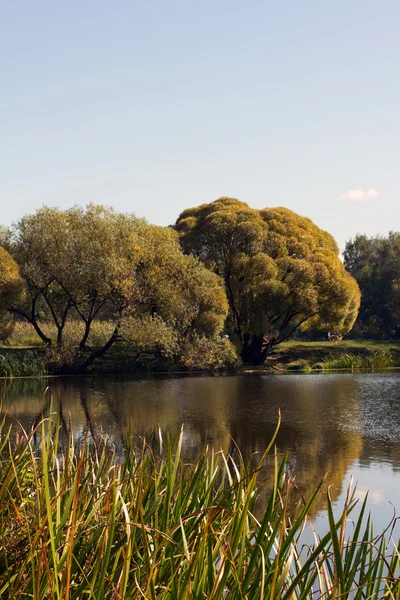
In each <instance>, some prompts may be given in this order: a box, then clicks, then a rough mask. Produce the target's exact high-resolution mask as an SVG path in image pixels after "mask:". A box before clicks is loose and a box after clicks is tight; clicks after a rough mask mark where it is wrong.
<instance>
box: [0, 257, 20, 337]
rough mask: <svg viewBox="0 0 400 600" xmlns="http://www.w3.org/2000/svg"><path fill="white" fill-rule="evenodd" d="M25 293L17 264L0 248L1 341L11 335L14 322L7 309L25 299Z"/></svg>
mask: <svg viewBox="0 0 400 600" xmlns="http://www.w3.org/2000/svg"><path fill="white" fill-rule="evenodd" d="M23 292H24V282H23V281H22V279H21V276H20V274H19V270H18V266H17V263H16V262H15V261H14V260H13V258H12V257H11V256H10V255H9V253H8V252H7V251H6V250H4V248H1V247H0V339H4V338H5V337H7V335H9V334H10V333H11V330H12V320H11V315H10V312H9V311H8V310H7V309H8V308H9V307H10V306H11V305H12V304H14V303H15V302H18V301H19V300H20V299H21V298H22V297H23Z"/></svg>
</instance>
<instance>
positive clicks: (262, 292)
mask: <svg viewBox="0 0 400 600" xmlns="http://www.w3.org/2000/svg"><path fill="white" fill-rule="evenodd" d="M175 228H176V230H177V231H178V233H179V235H180V240H181V244H182V247H183V249H184V251H185V252H186V253H187V254H192V255H194V256H197V257H198V258H200V260H202V261H203V262H204V263H205V265H206V266H207V267H208V268H209V269H210V270H212V271H214V272H215V273H217V274H219V275H220V276H221V277H222V278H223V280H224V282H225V288H226V293H227V297H228V301H229V307H230V312H229V317H228V321H227V329H228V332H229V334H230V335H231V338H232V339H233V340H235V341H236V343H237V345H238V346H239V349H240V353H241V356H242V358H243V360H244V361H245V362H251V363H255V364H262V363H263V362H264V361H265V359H266V357H267V355H268V354H269V353H270V351H271V350H272V349H273V348H274V346H276V345H277V344H280V343H281V342H282V341H284V340H286V339H288V338H289V337H290V336H291V335H292V334H293V333H294V332H295V331H296V330H297V329H298V328H302V329H306V328H309V327H318V328H320V329H322V330H326V331H329V330H331V329H335V330H336V331H337V332H339V333H340V334H344V333H347V332H348V331H350V329H351V327H352V325H353V323H354V321H355V319H356V317H357V313H358V309H359V305H360V291H359V288H358V285H357V283H356V281H355V280H354V279H353V278H352V277H351V275H349V273H347V271H346V270H345V268H344V266H343V263H342V261H341V260H340V258H339V250H338V247H337V244H336V242H335V240H334V239H333V237H332V236H331V235H330V234H329V233H327V232H326V231H323V230H321V229H319V227H317V226H316V225H315V224H314V223H313V222H312V221H311V220H310V219H307V218H305V217H301V216H299V215H297V214H296V213H294V212H292V211H290V210H288V209H286V208H266V209H263V210H255V209H252V208H250V207H249V206H248V205H247V204H246V203H244V202H240V201H239V200H236V199H234V198H225V197H224V198H220V199H219V200H216V201H215V202H211V203H210V204H202V205H201V206H198V207H194V208H190V209H188V210H185V211H184V212H183V213H182V214H181V215H180V216H179V218H178V220H177V222H176V225H175Z"/></svg>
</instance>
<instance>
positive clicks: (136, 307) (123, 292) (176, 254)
mask: <svg viewBox="0 0 400 600" xmlns="http://www.w3.org/2000/svg"><path fill="white" fill-rule="evenodd" d="M177 238H178V236H177V234H176V232H175V231H173V230H171V229H167V228H161V227H156V226H151V225H148V224H147V223H146V222H145V221H144V220H141V219H137V218H136V217H135V216H133V215H126V214H120V213H115V212H114V211H112V210H111V209H108V208H105V207H102V206H96V205H89V206H88V207H87V208H86V209H84V208H80V207H74V208H71V209H69V210H59V209H57V208H48V207H44V208H42V209H40V210H38V211H37V212H36V213H35V214H33V215H28V216H25V217H23V218H22V219H21V221H20V222H19V223H17V224H16V225H15V227H14V228H13V230H12V231H11V233H10V236H9V244H8V247H9V249H10V253H11V254H12V255H13V257H14V258H15V261H16V262H17V263H18V265H19V268H20V273H21V276H22V277H23V279H24V281H25V284H26V289H27V294H26V298H25V301H24V302H23V303H21V302H15V301H12V300H10V302H9V310H10V311H12V312H14V313H15V314H17V315H19V317H20V318H22V319H25V320H26V321H28V322H29V323H30V324H31V325H32V327H33V328H34V329H35V331H36V333H37V334H38V335H39V337H40V338H41V339H42V341H43V342H44V343H45V344H46V345H47V346H49V347H51V348H55V349H56V350H58V351H59V354H60V355H62V353H63V351H64V350H65V348H66V346H67V341H66V339H65V335H64V334H65V328H66V324H67V323H68V321H71V320H73V321H74V322H80V323H81V332H82V335H81V339H80V341H79V343H78V345H77V346H75V347H74V348H73V349H70V348H69V349H68V352H69V353H70V356H69V359H68V360H69V361H70V362H71V361H72V363H75V364H74V368H75V369H76V368H77V365H78V364H79V365H80V368H82V369H83V368H86V367H88V366H89V365H90V364H91V363H92V362H93V361H94V360H95V359H97V358H99V357H100V356H102V355H103V354H104V353H105V352H106V351H107V350H108V349H109V348H110V347H111V346H112V345H113V344H114V343H115V342H117V341H119V340H121V339H128V340H129V339H131V338H133V337H134V335H133V333H134V334H135V335H136V336H138V335H139V332H140V335H141V336H142V338H143V336H146V335H147V336H150V335H151V336H153V339H154V337H157V335H158V336H159V337H160V336H161V334H163V335H164V338H163V339H164V341H162V342H160V343H167V341H168V339H169V340H172V338H173V339H175V338H176V336H177V335H178V334H179V336H181V337H184V336H187V335H189V332H190V333H193V332H198V333H199V335H206V336H212V335H215V334H216V332H218V331H219V330H220V329H221V328H222V326H223V322H224V319H225V316H226V312H227V303H226V299H225V292H224V289H223V286H222V284H221V282H220V280H219V278H218V277H217V276H216V275H215V274H213V273H210V272H209V271H208V270H207V269H206V268H205V267H204V266H203V265H202V264H201V263H200V262H199V261H198V260H196V259H195V258H193V257H188V256H185V255H184V254H183V253H182V250H181V248H180V245H179V241H178V239H177ZM105 319H106V320H107V321H111V322H113V328H112V331H110V336H109V339H108V340H107V341H106V343H104V345H103V346H102V347H92V346H91V341H90V340H91V329H92V325H93V323H94V322H95V321H96V320H105ZM48 321H51V322H52V323H53V330H55V336H52V335H49V333H48V327H46V326H45V325H46V324H47V323H48ZM133 323H134V325H133ZM132 332H133V333H132ZM177 332H178V333H177ZM168 336H169V337H168ZM174 336H175V337H174ZM161 337H162V336H161ZM52 352H53V354H54V355H55V356H56V351H52ZM71 352H72V354H71Z"/></svg>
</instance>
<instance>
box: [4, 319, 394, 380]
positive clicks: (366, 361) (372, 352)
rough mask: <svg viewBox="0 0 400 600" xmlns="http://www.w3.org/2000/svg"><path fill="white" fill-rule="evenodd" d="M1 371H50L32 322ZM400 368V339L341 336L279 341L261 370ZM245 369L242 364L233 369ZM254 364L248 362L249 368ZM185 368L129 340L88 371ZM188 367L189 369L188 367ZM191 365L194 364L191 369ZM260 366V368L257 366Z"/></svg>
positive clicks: (104, 326)
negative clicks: (332, 339) (135, 346)
mask: <svg viewBox="0 0 400 600" xmlns="http://www.w3.org/2000/svg"><path fill="white" fill-rule="evenodd" d="M67 325H68V326H67V327H66V330H65V339H66V344H67V347H72V348H73V347H74V345H76V344H77V343H78V342H79V340H80V337H81V335H82V327H81V325H80V323H68V324H67ZM43 328H44V330H45V333H46V335H49V336H50V337H53V338H54V339H55V334H56V332H55V330H54V327H51V326H50V325H48V324H43ZM111 331H112V323H110V322H108V321H104V322H100V323H96V324H95V326H94V327H93V331H92V333H91V338H90V340H89V342H90V343H91V344H92V347H94V348H96V347H100V346H101V345H103V344H105V342H106V341H107V339H108V338H109V336H110V332H111ZM0 357H1V358H0V371H1V374H5V373H8V374H9V375H11V376H14V377H17V376H40V375H43V374H45V373H46V371H47V367H46V347H45V346H44V344H43V342H42V341H41V339H40V338H39V337H38V336H37V334H36V333H35V332H34V331H33V330H32V327H31V326H30V325H29V324H28V323H17V325H16V327H15V330H14V332H13V334H12V336H11V337H10V338H9V339H8V340H7V342H6V343H5V344H4V345H3V347H0ZM390 367H400V340H399V341H375V340H341V341H337V342H299V341H296V340H293V341H289V342H284V343H283V344H281V345H279V346H277V348H276V349H275V350H274V352H273V354H271V356H270V357H269V358H268V360H267V362H266V364H265V365H263V366H262V367H258V368H256V370H265V369H274V370H280V371H286V370H287V371H305V372H307V371H312V370H331V369H347V370H354V369H368V370H371V369H375V370H378V369H384V368H390ZM235 369H236V370H240V369H241V367H240V365H237V366H236V367H232V370H235ZM248 369H249V367H247V366H246V367H245V370H248ZM176 370H179V371H180V370H185V367H184V366H182V365H178V363H177V362H176V361H175V362H174V361H173V360H171V359H167V358H165V357H164V358H163V357H160V356H155V355H153V354H151V353H146V352H140V353H138V351H137V349H133V348H132V347H131V346H129V344H126V343H118V344H115V345H114V346H112V347H111V348H110V349H109V351H108V352H107V353H106V354H104V355H103V356H102V357H100V358H99V359H97V360H96V361H95V362H94V363H93V364H92V365H91V366H90V368H89V369H88V370H87V373H88V374H119V373H139V374H140V373H148V372H165V371H169V372H174V371H176ZM186 370H187V369H186ZM189 370H190V368H189ZM253 370H254V369H253Z"/></svg>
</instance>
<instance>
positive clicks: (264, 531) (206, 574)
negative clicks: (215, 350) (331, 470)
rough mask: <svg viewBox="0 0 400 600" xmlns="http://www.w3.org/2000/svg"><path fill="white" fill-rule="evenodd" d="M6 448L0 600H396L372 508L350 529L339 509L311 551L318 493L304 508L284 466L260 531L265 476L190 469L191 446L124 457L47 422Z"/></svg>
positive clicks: (0, 492) (218, 461) (4, 439)
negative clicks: (186, 457) (309, 532)
mask: <svg viewBox="0 0 400 600" xmlns="http://www.w3.org/2000/svg"><path fill="white" fill-rule="evenodd" d="M0 440H1V443H0V460H1V462H0V597H2V598H9V599H16V598H34V599H37V600H41V599H47V598H48V599H57V600H61V599H62V600H72V599H76V600H78V599H79V600H82V599H93V600H95V599H96V600H100V599H103V598H104V599H105V598H107V599H108V598H109V599H110V600H116V599H136V598H137V599H139V598H140V599H143V598H146V599H147V598H149V599H151V600H155V599H161V600H162V599H170V600H184V599H192V598H195V599H199V600H200V599H206V598H207V599H212V600H223V599H226V598H232V599H248V600H258V599H264V598H269V599H278V598H280V599H286V600H289V599H290V600H300V599H303V600H311V599H313V600H315V599H317V598H326V599H328V598H329V599H333V598H335V599H339V598H341V599H342V598H343V599H344V598H346V599H348V598H354V599H361V598H370V599H378V598H380V599H382V598H385V599H386V598H387V599H389V598H390V599H394V598H398V597H399V580H398V579H397V577H398V575H399V557H400V555H399V544H398V543H397V542H396V544H395V546H393V547H391V549H390V548H389V546H388V544H389V542H388V540H389V538H390V532H389V531H387V532H386V533H384V534H380V535H375V534H374V533H373V529H372V524H371V522H370V520H369V518H368V517H366V515H365V502H364V504H363V505H362V507H361V512H360V516H359V518H358V519H357V520H356V523H355V525H354V526H352V527H349V525H348V523H347V519H348V515H349V514H350V513H351V511H352V509H353V507H354V499H353V496H352V495H351V493H349V495H348V498H347V501H346V503H345V508H344V511H343V514H342V515H341V516H340V517H339V519H335V517H334V514H333V508H332V503H331V501H330V499H329V500H328V516H329V531H328V533H326V535H324V536H323V537H318V536H317V535H316V534H314V537H315V541H314V543H313V544H312V545H311V546H308V547H306V546H303V542H302V540H303V539H304V538H303V534H304V528H305V527H306V526H308V525H307V524H308V523H309V519H308V514H309V511H310V507H311V506H312V503H313V500H314V498H315V496H316V495H317V494H318V493H319V488H317V489H316V490H315V493H314V494H313V496H312V497H311V498H310V499H309V500H308V501H305V500H304V501H301V502H299V503H298V504H297V505H296V506H294V505H293V504H292V501H291V500H289V498H290V497H292V495H291V494H290V490H291V488H292V487H293V486H294V483H293V482H292V481H291V480H290V478H289V477H288V476H285V472H286V471H285V464H284V463H282V464H280V465H279V464H278V462H277V460H275V470H274V474H273V483H272V490H271V493H270V497H269V500H268V502H267V504H266V506H265V508H264V510H263V513H262V517H261V518H256V516H255V515H256V503H257V495H258V489H259V485H260V482H259V481H258V471H259V469H256V470H255V471H251V470H250V468H249V467H247V466H246V465H245V464H244V463H243V461H241V460H240V458H239V460H238V461H234V460H233V459H232V458H231V457H229V456H226V455H224V454H222V453H214V452H213V451H211V450H207V449H206V450H204V452H203V454H202V455H201V457H200V458H199V460H198V461H197V462H196V463H195V464H185V463H184V462H183V461H182V459H181V444H182V436H181V437H180V439H179V440H177V442H176V443H175V444H172V443H170V442H169V441H167V442H165V445H166V448H165V449H162V448H160V447H159V446H160V445H161V446H162V444H163V440H162V438H161V436H160V437H159V438H157V437H155V438H154V439H153V440H151V443H143V444H142V445H141V446H139V447H134V446H133V444H132V443H131V442H129V440H126V442H125V444H124V450H123V452H121V451H119V452H118V453H117V452H116V450H115V448H114V447H113V446H112V444H111V443H110V440H108V439H107V438H103V439H99V438H97V439H93V438H91V437H90V436H89V433H88V432H87V433H86V434H85V435H84V437H83V439H82V440H80V442H79V443H78V442H74V440H73V438H72V436H71V434H70V433H65V431H64V433H63V432H62V430H61V429H60V428H59V427H58V425H57V423H54V422H52V420H51V419H50V420H44V421H43V422H42V423H41V424H40V425H39V426H38V427H37V429H36V430H35V431H34V432H31V433H29V434H28V433H25V432H22V433H20V434H19V436H17V437H16V438H15V437H14V438H12V437H11V433H10V432H9V431H5V430H4V425H3V429H2V431H1V437H0ZM13 440H14V441H13ZM273 441H274V440H272V441H271V444H270V447H269V448H268V449H267V450H266V453H267V452H269V451H270V450H271V448H272V444H273ZM121 456H122V458H121ZM264 459H265V455H264V457H263V458H262V460H261V462H260V465H259V467H261V464H262V463H263V461H264ZM346 526H347V528H348V529H349V530H350V531H349V533H347V529H346Z"/></svg>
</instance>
